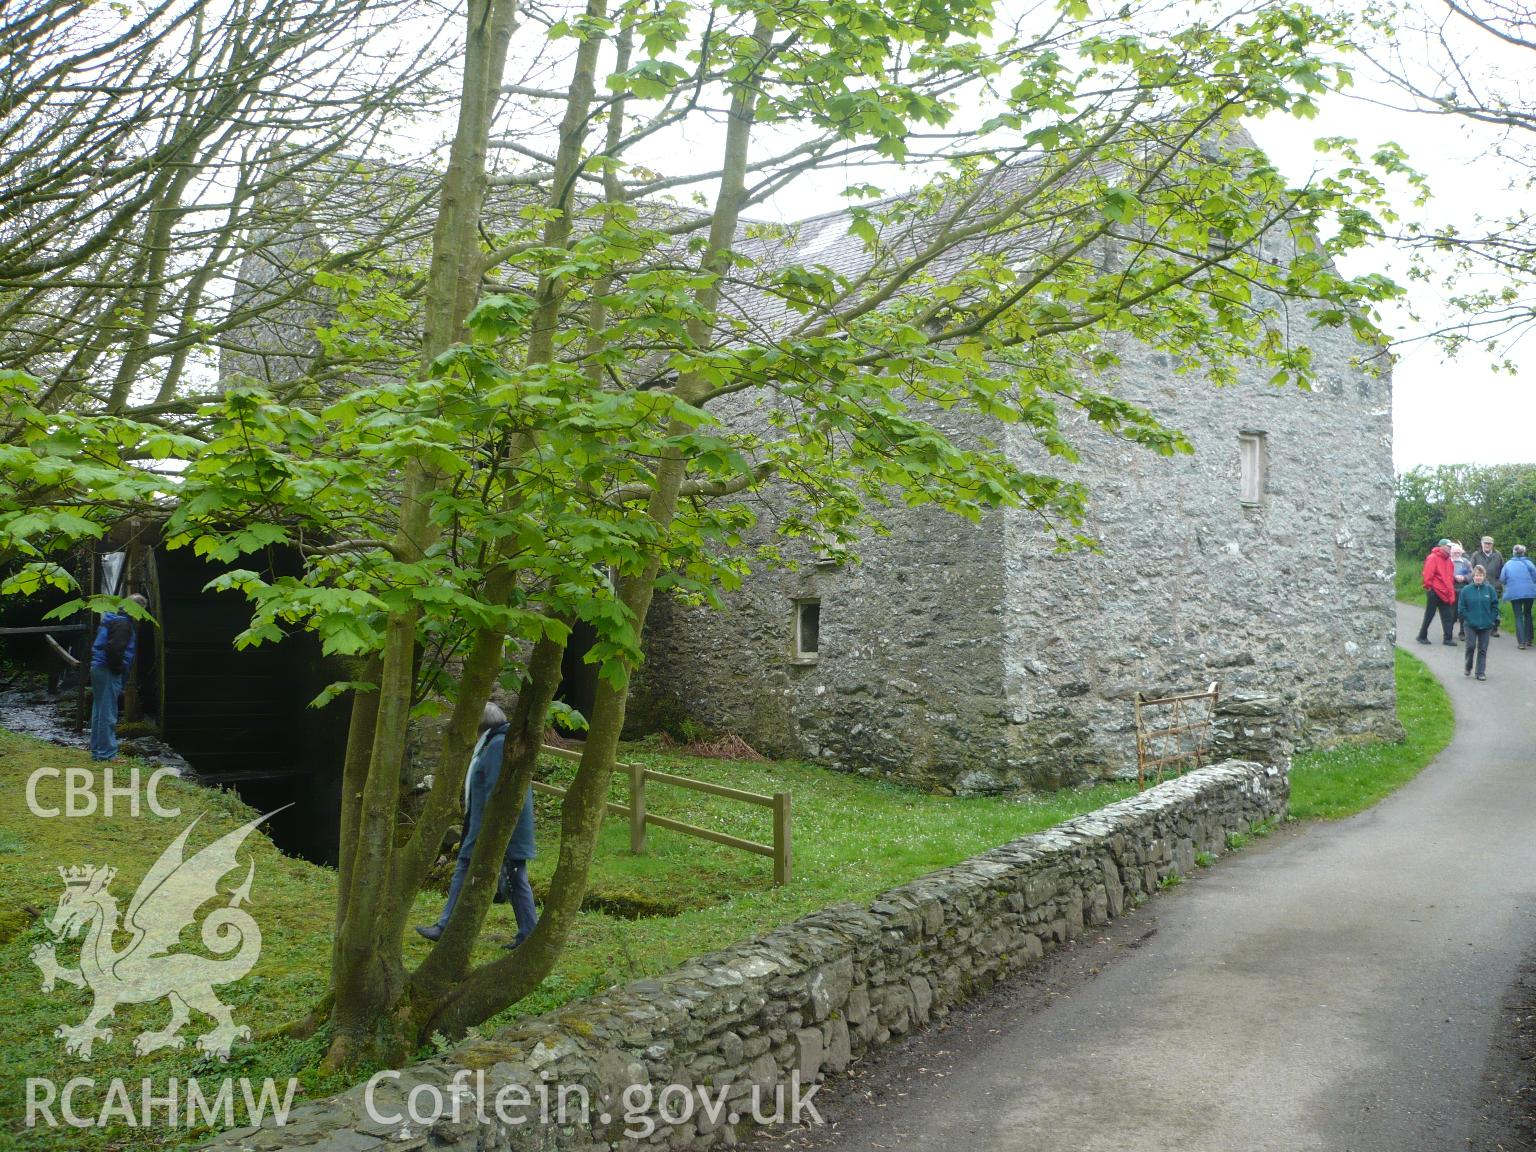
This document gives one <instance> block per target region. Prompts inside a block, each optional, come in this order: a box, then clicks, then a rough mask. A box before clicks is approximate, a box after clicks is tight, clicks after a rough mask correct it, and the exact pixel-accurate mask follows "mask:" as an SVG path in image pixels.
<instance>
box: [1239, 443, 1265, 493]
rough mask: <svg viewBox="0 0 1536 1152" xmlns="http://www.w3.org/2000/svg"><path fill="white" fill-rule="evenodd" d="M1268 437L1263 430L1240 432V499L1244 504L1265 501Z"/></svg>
mask: <svg viewBox="0 0 1536 1152" xmlns="http://www.w3.org/2000/svg"><path fill="white" fill-rule="evenodd" d="M1266 440H1267V437H1266V436H1265V434H1264V433H1263V432H1239V433H1238V436H1237V458H1238V470H1239V473H1240V477H1241V480H1240V487H1241V496H1240V499H1241V500H1242V502H1243V503H1244V504H1254V505H1257V504H1262V503H1264V473H1265V470H1266V468H1267V466H1268V463H1269V461H1268V455H1269V453H1268V450H1267V447H1266Z"/></svg>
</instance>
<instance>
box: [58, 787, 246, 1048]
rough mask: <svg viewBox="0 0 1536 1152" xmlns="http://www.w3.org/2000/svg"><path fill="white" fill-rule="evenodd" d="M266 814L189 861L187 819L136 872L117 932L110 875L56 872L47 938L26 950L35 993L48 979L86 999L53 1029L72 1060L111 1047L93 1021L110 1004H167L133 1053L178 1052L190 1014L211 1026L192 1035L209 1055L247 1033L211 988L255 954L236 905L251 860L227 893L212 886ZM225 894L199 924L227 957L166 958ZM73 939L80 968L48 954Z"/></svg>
mask: <svg viewBox="0 0 1536 1152" xmlns="http://www.w3.org/2000/svg"><path fill="white" fill-rule="evenodd" d="M267 815H269V816H270V815H272V813H268V814H267ZM266 818H267V817H266V816H259V817H257V818H256V819H255V820H252V821H251V822H250V823H249V824H246V825H244V826H243V827H240V828H236V829H235V830H234V831H233V832H230V833H228V834H227V835H225V836H223V837H221V838H219V839H218V840H215V841H214V842H213V843H212V844H210V845H208V846H207V847H206V848H204V849H202V851H200V852H198V853H197V854H196V855H194V856H193V857H192V858H191V859H190V860H183V859H182V848H183V847H184V846H185V845H186V842H187V836H188V835H190V834H191V832H192V829H193V828H194V827H195V826H196V824H197V820H193V821H192V823H191V824H188V825H187V826H186V828H184V829H183V830H182V833H181V835H180V836H178V837H176V839H175V841H174V842H172V844H171V845H170V847H168V848H167V849H166V850H165V851H164V852H162V853H161V854H160V859H159V860H157V861H155V865H154V867H152V868H151V869H150V870H149V872H148V873H147V874H146V875H145V877H144V879H143V881H142V882H141V883H140V884H139V887H138V891H136V892H135V893H134V894H133V899H132V900H131V901H129V903H128V915H127V918H126V920H125V921H124V923H123V924H122V925H121V927H120V926H119V924H118V913H117V897H115V896H113V895H112V894H111V893H110V892H109V891H108V887H109V886H110V885H111V883H112V878H113V877H114V876H116V875H117V869H115V868H105V867H102V868H97V867H94V866H87V867H83V868H60V869H59V875H60V876H61V877H63V879H64V895H62V896H61V897H59V905H58V907H57V908H55V909H54V912H53V915H52V916H50V917H49V919H48V930H49V931H50V932H52V933H53V935H54V938H55V942H53V943H47V944H39V945H38V946H37V947H36V948H34V949H33V950H32V962H33V963H34V964H36V965H37V966H38V967H39V968H40V969H42V973H43V991H44V992H52V991H53V989H54V984H55V982H56V981H59V980H62V981H64V982H65V983H66V984H73V985H74V986H75V987H77V988H89V989H90V991H91V992H92V993H93V994H94V995H95V1003H94V1004H93V1005H92V1006H91V1010H90V1013H89V1014H88V1015H87V1016H86V1018H85V1019H84V1020H82V1021H81V1022H80V1023H79V1024H74V1025H70V1024H63V1025H60V1026H59V1028H58V1029H57V1031H56V1032H55V1035H57V1036H60V1037H62V1038H63V1039H64V1040H65V1041H66V1044H65V1048H66V1050H67V1051H68V1052H69V1053H70V1054H71V1055H74V1056H79V1057H80V1058H81V1059H89V1058H90V1055H91V1046H92V1045H93V1044H94V1043H95V1042H96V1041H97V1040H100V1041H101V1042H102V1043H104V1044H105V1043H110V1042H111V1040H112V1030H111V1029H110V1028H102V1027H101V1023H102V1021H104V1020H106V1019H108V1018H109V1017H111V1016H112V1014H113V1013H114V1012H115V1011H116V1010H117V1006H118V1005H119V1004H148V1003H152V1002H154V1001H156V1000H159V999H160V998H161V997H162V996H163V997H167V998H168V999H169V1000H170V1002H171V1019H170V1022H169V1023H168V1024H166V1026H165V1027H164V1028H163V1029H161V1030H160V1031H158V1032H154V1031H150V1032H141V1033H139V1035H138V1036H137V1037H136V1038H135V1039H134V1042H133V1047H134V1051H136V1052H137V1053H138V1054H139V1055H141V1056H143V1055H147V1054H148V1053H150V1052H155V1051H157V1050H159V1049H161V1048H179V1047H181V1045H182V1044H183V1043H185V1039H184V1037H182V1036H181V1035H180V1032H181V1029H182V1027H183V1025H185V1024H186V1022H187V1020H188V1019H189V1018H190V1015H191V1010H192V1009H193V1008H196V1009H197V1010H198V1011H199V1012H201V1013H202V1014H203V1015H205V1016H207V1017H209V1018H211V1019H212V1020H213V1021H214V1027H213V1028H212V1030H210V1031H208V1032H205V1033H204V1034H203V1035H201V1036H199V1037H198V1038H197V1046H198V1048H200V1049H201V1050H202V1051H204V1052H206V1053H208V1054H209V1055H211V1056H215V1057H217V1058H218V1059H220V1060H228V1059H229V1047H230V1045H231V1044H233V1043H234V1042H235V1041H236V1040H244V1039H249V1038H250V1035H251V1030H250V1029H249V1028H246V1027H243V1026H241V1025H237V1024H236V1023H235V1021H234V1018H233V1016H232V1014H231V1012H230V1009H229V1008H228V1007H227V1006H226V1005H224V1004H222V1003H220V1001H219V998H218V997H217V996H215V995H214V993H213V989H214V986H215V985H217V984H232V983H234V982H235V981H236V980H239V979H241V978H242V977H244V976H245V974H246V973H247V972H249V971H250V970H251V968H252V967H253V966H254V965H255V963H256V958H257V957H258V956H259V955H260V954H261V929H259V928H257V927H256V921H255V920H253V919H251V917H250V915H249V914H248V913H246V912H245V911H244V910H243V909H242V908H241V907H240V905H241V904H244V903H249V901H250V895H251V881H252V880H253V879H255V876H256V863H255V861H254V860H253V861H249V862H248V867H247V869H246V873H245V883H243V884H241V885H240V886H239V887H238V888H236V889H235V890H234V891H233V892H230V893H221V892H220V891H219V881H220V880H221V879H222V878H223V877H224V876H225V875H227V874H228V873H229V872H230V871H232V870H233V869H235V868H236V867H238V864H239V862H238V861H237V860H236V859H235V853H236V852H238V851H239V849H240V845H241V844H242V843H243V842H244V840H245V838H246V837H247V836H249V835H250V833H251V831H252V830H253V829H254V828H255V827H256V825H258V824H260V823H261V822H262V821H263V820H265V819H266ZM198 819H201V817H199V818H198ZM225 895H227V896H228V897H229V903H228V904H227V905H226V906H224V907H220V908H215V909H214V910H213V911H211V912H209V913H208V914H207V915H206V916H205V917H204V918H203V921H202V940H203V945H204V947H206V948H207V949H208V950H209V951H210V952H212V953H214V954H215V956H223V955H224V954H226V953H229V952H234V953H235V955H233V956H229V957H227V958H225V959H212V958H209V957H206V956H197V955H192V954H188V953H173V952H172V951H171V950H172V949H173V948H175V947H176V946H177V943H178V940H179V937H180V936H181V932H182V929H184V928H186V927H188V926H189V925H191V924H194V923H196V922H197V914H198V911H199V909H201V908H202V906H203V905H204V904H206V903H208V902H209V901H210V900H215V899H221V898H222V897H223V896H225ZM122 933H126V934H127V935H128V941H127V943H126V944H125V945H124V946H123V947H122V948H116V947H114V946H113V937H114V936H117V935H120V934H122ZM81 935H83V936H84V940H83V942H82V943H81V945H80V966H79V967H78V968H66V967H64V966H63V965H62V964H60V963H59V961H58V959H57V957H56V956H55V954H54V949H55V948H56V947H57V943H58V942H61V941H65V940H69V939H72V938H74V937H77V936H81Z"/></svg>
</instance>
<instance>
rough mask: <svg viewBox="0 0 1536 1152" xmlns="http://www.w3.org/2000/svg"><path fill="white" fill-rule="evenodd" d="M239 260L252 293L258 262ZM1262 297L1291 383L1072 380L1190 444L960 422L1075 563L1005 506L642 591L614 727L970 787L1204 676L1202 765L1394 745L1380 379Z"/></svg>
mask: <svg viewBox="0 0 1536 1152" xmlns="http://www.w3.org/2000/svg"><path fill="white" fill-rule="evenodd" d="M847 230H848V229H847V219H846V218H845V217H843V216H841V215H839V214H836V213H833V214H830V215H827V216H823V217H817V218H814V219H812V220H808V221H805V222H803V223H802V224H801V225H799V226H798V227H797V228H795V229H793V230H792V235H793V238H794V239H793V242H792V245H793V247H794V248H796V249H800V250H801V251H802V252H803V251H804V250H805V249H806V247H807V246H812V245H814V246H815V251H816V252H817V259H818V260H819V261H823V262H827V263H836V262H837V261H838V259H840V258H841V255H846V249H847V248H848V246H849V245H850V244H851V241H850V240H849V238H848V237H847ZM321 231H323V228H317V229H316V232H315V233H312V234H308V235H306V236H304V237H301V238H298V239H297V240H296V241H295V242H296V243H299V244H302V245H313V244H317V243H319V242H320V241H319V240H318V239H317V235H318V233H319V232H321ZM742 243H743V244H750V240H749V239H748V238H746V237H744V238H743V241H742ZM854 247H856V245H854ZM849 258H853V257H849ZM243 271H244V275H243V279H244V280H245V282H246V284H247V285H251V286H255V290H261V289H260V285H261V284H262V283H263V282H265V281H267V280H270V279H271V278H272V277H273V276H274V275H277V274H278V272H279V269H278V268H277V266H276V265H268V266H267V267H266V269H265V270H264V269H263V268H262V267H251V268H247V269H245V270H243ZM736 307H737V308H738V309H740V310H741V311H743V312H744V313H750V312H751V311H752V310H753V308H754V304H753V302H752V301H751V300H745V301H738V302H737V304H736ZM1279 307H1281V308H1282V309H1284V310H1285V311H1286V312H1287V315H1286V323H1287V324H1288V325H1289V327H1290V331H1291V333H1292V335H1293V337H1294V335H1295V333H1297V332H1301V333H1304V334H1306V335H1304V336H1303V337H1302V339H1303V340H1304V341H1305V342H1306V343H1308V344H1309V345H1310V347H1311V350H1312V362H1313V366H1314V371H1315V375H1316V377H1317V380H1318V384H1317V386H1316V387H1315V388H1314V389H1313V390H1312V391H1310V392H1303V391H1300V390H1298V389H1296V388H1294V387H1291V388H1276V387H1274V386H1272V385H1270V384H1269V383H1268V376H1269V371H1268V370H1266V369H1262V368H1261V367H1260V366H1259V365H1258V364H1257V363H1255V364H1253V365H1250V366H1248V368H1246V369H1244V370H1242V371H1241V372H1240V380H1239V381H1238V382H1237V383H1236V384H1233V385H1229V386H1225V387H1217V386H1216V385H1214V384H1213V383H1211V382H1209V381H1207V380H1203V379H1201V378H1200V377H1199V376H1198V375H1193V374H1183V373H1180V372H1178V371H1176V365H1175V364H1174V363H1172V362H1171V361H1170V360H1169V358H1168V357H1166V356H1163V355H1161V354H1154V353H1151V352H1148V351H1147V350H1145V349H1141V348H1139V347H1136V346H1124V347H1121V348H1119V349H1118V351H1119V355H1120V366H1119V367H1117V368H1116V369H1114V370H1113V375H1112V376H1110V377H1107V378H1104V379H1101V380H1099V381H1097V382H1096V383H1097V384H1098V385H1099V386H1101V387H1102V388H1103V389H1104V390H1105V391H1109V392H1112V393H1113V394H1115V395H1117V396H1119V397H1121V398H1123V399H1125V400H1128V401H1131V402H1133V403H1135V404H1138V405H1141V406H1143V407H1145V408H1147V409H1148V410H1150V411H1151V412H1152V413H1153V414H1154V415H1155V416H1156V417H1157V418H1158V419H1159V420H1160V421H1161V422H1162V423H1164V424H1165V425H1169V426H1172V427H1176V428H1178V429H1180V430H1181V431H1182V432H1183V433H1184V434H1185V435H1186V436H1187V438H1188V439H1189V441H1190V442H1191V443H1192V444H1193V446H1194V452H1193V454H1192V455H1180V456H1174V457H1172V458H1167V457H1160V456H1156V455H1154V454H1152V453H1150V452H1148V451H1147V450H1145V449H1143V448H1139V447H1137V446H1135V445H1132V444H1129V443H1127V442H1125V441H1123V440H1120V439H1117V438H1115V437H1113V436H1111V435H1110V434H1108V433H1106V432H1103V431H1101V430H1100V429H1098V428H1097V427H1095V426H1092V425H1090V424H1088V423H1087V422H1086V421H1080V422H1078V423H1077V424H1076V425H1074V424H1073V423H1072V422H1071V421H1070V420H1067V421H1065V423H1066V427H1064V429H1063V430H1064V432H1065V433H1066V434H1067V435H1068V437H1069V439H1071V440H1072V442H1073V443H1074V444H1075V445H1076V447H1077V449H1078V451H1079V453H1080V460H1079V461H1078V462H1076V463H1066V462H1064V461H1060V460H1057V459H1052V460H1050V461H1049V463H1048V464H1046V463H1045V462H1044V461H1043V460H1042V459H1041V458H1040V454H1041V450H1040V448H1039V447H1038V445H1037V444H1036V443H1035V442H1034V441H1033V440H1031V439H1030V438H1029V437H1028V435H1027V434H1026V433H1017V434H1014V433H1013V432H1012V431H1011V429H997V428H992V429H988V430H987V431H988V432H989V433H990V434H991V435H992V436H993V437H994V438H997V437H998V436H1001V438H1002V439H1001V442H1002V443H1003V444H1004V445H1005V447H1006V448H1007V450H1008V451H1009V452H1010V454H1012V455H1013V457H1014V458H1015V459H1016V461H1017V462H1019V463H1020V464H1022V465H1024V466H1026V467H1033V468H1035V469H1037V470H1047V469H1048V470H1050V471H1053V472H1056V473H1057V474H1063V475H1065V476H1066V477H1067V478H1070V479H1073V480H1077V481H1081V482H1082V483H1083V484H1085V485H1086V486H1087V489H1088V491H1089V493H1090V496H1091V505H1090V509H1089V514H1088V519H1087V522H1086V524H1085V525H1084V531H1085V532H1086V534H1087V535H1089V536H1091V537H1092V538H1094V539H1095V540H1097V541H1098V547H1097V548H1096V549H1082V550H1078V551H1072V552H1059V551H1057V550H1056V548H1055V542H1054V539H1053V538H1052V537H1051V536H1050V535H1049V534H1048V533H1047V532H1046V531H1045V530H1044V529H1043V528H1042V527H1041V525H1040V524H1039V523H1038V521H1036V520H1035V519H1034V517H1033V516H1032V515H1030V514H1028V513H1023V512H1014V511H997V512H993V513H991V514H989V515H987V516H986V517H985V518H984V519H983V520H982V521H981V522H980V523H974V524H973V523H970V522H968V521H965V520H962V519H960V518H959V517H956V516H952V515H948V514H945V513H943V512H940V511H937V510H929V509H916V510H912V509H905V508H900V507H897V508H892V509H890V510H889V511H888V512H887V513H886V514H884V515H883V517H882V518H883V520H884V521H885V523H886V524H887V526H888V527H889V529H890V534H889V535H887V536H878V537H872V538H870V539H868V540H866V541H865V542H864V543H863V546H862V547H861V549H860V560H859V561H858V562H853V563H839V562H836V561H835V560H833V559H832V558H830V557H825V556H818V555H817V553H816V552H815V550H814V548H813V547H812V546H811V545H809V544H806V545H804V546H803V548H802V551H801V555H800V556H799V561H800V563H799V565H798V567H797V568H796V569H795V570H792V571H787V570H762V569H759V570H756V571H755V572H754V574H753V575H752V576H751V577H749V578H748V579H747V582H746V583H745V584H744V586H743V587H742V588H741V589H740V590H738V591H736V592H734V593H730V594H727V595H726V597H725V600H726V608H725V611H724V612H711V611H708V610H705V609H701V608H693V607H689V606H686V605H684V604H681V603H678V602H672V601H669V600H668V599H667V598H666V597H665V596H658V597H657V600H656V603H655V604H654V606H653V608H652V612H651V619H650V621H649V622H648V625H647V636H646V663H645V666H644V668H643V669H642V671H641V674H640V676H639V677H638V678H637V681H636V684H635V688H634V693H633V696H632V700H631V705H630V709H629V732H630V734H632V735H638V734H640V733H642V732H645V731H648V730H654V729H656V728H658V727H663V726H666V727H673V728H676V727H680V726H683V722H684V721H691V722H692V723H693V724H694V725H696V726H697V727H699V728H701V729H703V730H707V731H718V732H727V731H728V732H732V733H735V734H738V735H740V736H741V737H743V738H744V739H746V740H747V741H748V742H749V743H750V744H752V745H753V746H754V747H755V748H757V749H758V750H760V751H762V752H764V753H769V754H772V755H776V756H786V757H798V758H805V759H811V760H816V761H821V762H824V763H828V764H831V765H835V766H838V767H841V768H846V769H850V770H855V771H859V772H864V773H869V774H881V775H890V776H893V777H896V778H900V779H904V780H907V781H910V782H914V783H918V784H922V785H926V786H933V787H939V788H942V789H945V790H950V791H956V792H984V791H995V790H1002V789H1009V788H1017V787H1041V786H1046V787H1049V786H1057V785H1062V784H1069V783H1074V782H1077V781H1081V780H1084V779H1089V778H1093V777H1098V776H1108V775H1121V774H1126V773H1134V771H1135V767H1136V742H1135V726H1134V700H1135V698H1136V695H1137V693H1142V694H1144V695H1146V696H1161V695H1171V694H1177V693H1181V692H1191V691H1198V690H1201V689H1203V688H1205V687H1206V685H1208V684H1210V683H1212V682H1215V683H1216V684H1217V685H1218V688H1219V690H1220V693H1221V696H1222V698H1223V701H1224V702H1225V706H1226V710H1225V715H1224V716H1223V717H1222V718H1221V720H1220V722H1219V723H1218V742H1217V750H1218V751H1228V752H1248V753H1250V754H1251V753H1254V752H1257V753H1258V754H1260V755H1264V754H1269V753H1273V752H1274V751H1275V750H1276V749H1278V750H1279V751H1280V752H1281V753H1283V751H1284V750H1285V749H1286V748H1288V747H1290V746H1291V745H1294V744H1298V743H1299V744H1305V743H1326V742H1331V741H1336V740H1347V739H1351V738H1360V737H1365V736H1371V735H1383V734H1393V733H1396V732H1398V731H1399V728H1398V725H1397V721H1396V715H1395V691H1394V684H1393V639H1394V609H1393V592H1392V572H1393V515H1394V508H1393V472H1392V457H1391V419H1392V394H1391V381H1390V376H1389V374H1388V373H1387V371H1386V370H1385V369H1384V367H1382V365H1381V361H1382V360H1383V359H1384V358H1383V357H1381V356H1380V355H1379V352H1380V350H1379V349H1378V348H1376V347H1373V346H1367V345H1364V344H1362V343H1360V342H1359V341H1358V339H1357V338H1356V337H1355V336H1354V335H1353V333H1352V331H1351V329H1350V328H1349V327H1348V326H1347V325H1346V326H1341V327H1336V328H1313V327H1311V322H1310V321H1309V320H1308V319H1307V316H1306V308H1305V307H1304V306H1302V305H1297V306H1296V307H1294V308H1291V309H1286V308H1285V305H1284V304H1283V303H1282V304H1280V305H1279ZM757 319H761V317H758V318H757ZM312 322H313V316H310V317H292V316H288V317H274V318H273V320H272V321H271V323H272V325H273V328H272V330H271V331H268V332H265V333H261V334H258V335H257V336H256V337H255V338H254V339H253V340H252V345H253V346H257V347H261V346H264V348H265V349H266V350H267V351H266V352H265V353H264V354H262V355H254V354H253V355H247V356H245V357H241V358H239V359H238V361H237V362H236V364H235V368H236V370H237V371H239V372H241V373H243V374H246V375H251V376H256V377H258V378H262V377H264V378H267V379H272V378H274V376H282V375H284V374H285V373H286V372H287V371H289V370H290V369H289V367H288V366H286V365H284V364H283V363H282V361H283V360H284V359H285V357H286V358H289V359H292V360H293V361H294V363H295V364H297V362H298V361H299V360H300V359H301V358H302V349H303V347H304V346H305V344H306V343H307V342H309V341H311V340H312V337H310V336H309V335H308V330H309V329H310V328H312ZM1367 364H1374V367H1367V366H1365V365H1367ZM228 368H229V365H228V364H227V365H226V369H228ZM953 418H955V417H953V416H952V415H949V416H946V419H953ZM974 419H975V420H976V421H978V422H979V421H980V420H981V419H982V418H981V417H975V418H974ZM952 431H954V432H956V433H958V434H959V435H960V436H961V437H965V436H967V435H968V434H969V433H971V432H979V431H981V429H980V428H979V426H978V427H975V428H972V429H967V428H966V427H963V426H962V427H958V428H954V429H952ZM772 498H773V496H772V493H771V492H770V493H768V494H767V495H766V499H768V500H770V501H771V500H772ZM791 543H794V542H791ZM571 665H572V666H573V667H574V668H576V669H578V670H579V669H580V667H581V665H580V661H579V659H578V660H575V661H573V662H571ZM1223 740H1224V741H1225V743H1226V745H1227V746H1226V747H1225V748H1223V747H1222V743H1223ZM1234 740H1235V741H1236V743H1234V742H1233V741H1234ZM1255 740H1256V741H1258V742H1259V744H1260V745H1261V747H1259V748H1257V749H1255V748H1254V747H1253V742H1254V741H1255ZM1244 741H1246V743H1245V742H1244Z"/></svg>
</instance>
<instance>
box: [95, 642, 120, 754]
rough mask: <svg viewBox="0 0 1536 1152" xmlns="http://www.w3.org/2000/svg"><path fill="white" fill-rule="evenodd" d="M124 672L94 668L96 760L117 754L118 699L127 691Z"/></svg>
mask: <svg viewBox="0 0 1536 1152" xmlns="http://www.w3.org/2000/svg"><path fill="white" fill-rule="evenodd" d="M123 675H124V674H123V673H121V672H114V671H112V669H110V668H107V667H105V666H103V667H101V668H97V667H95V666H94V665H93V666H92V668H91V759H92V760H110V759H112V758H113V757H114V756H116V755H117V698H118V696H119V695H120V694H121V693H122V691H123Z"/></svg>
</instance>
